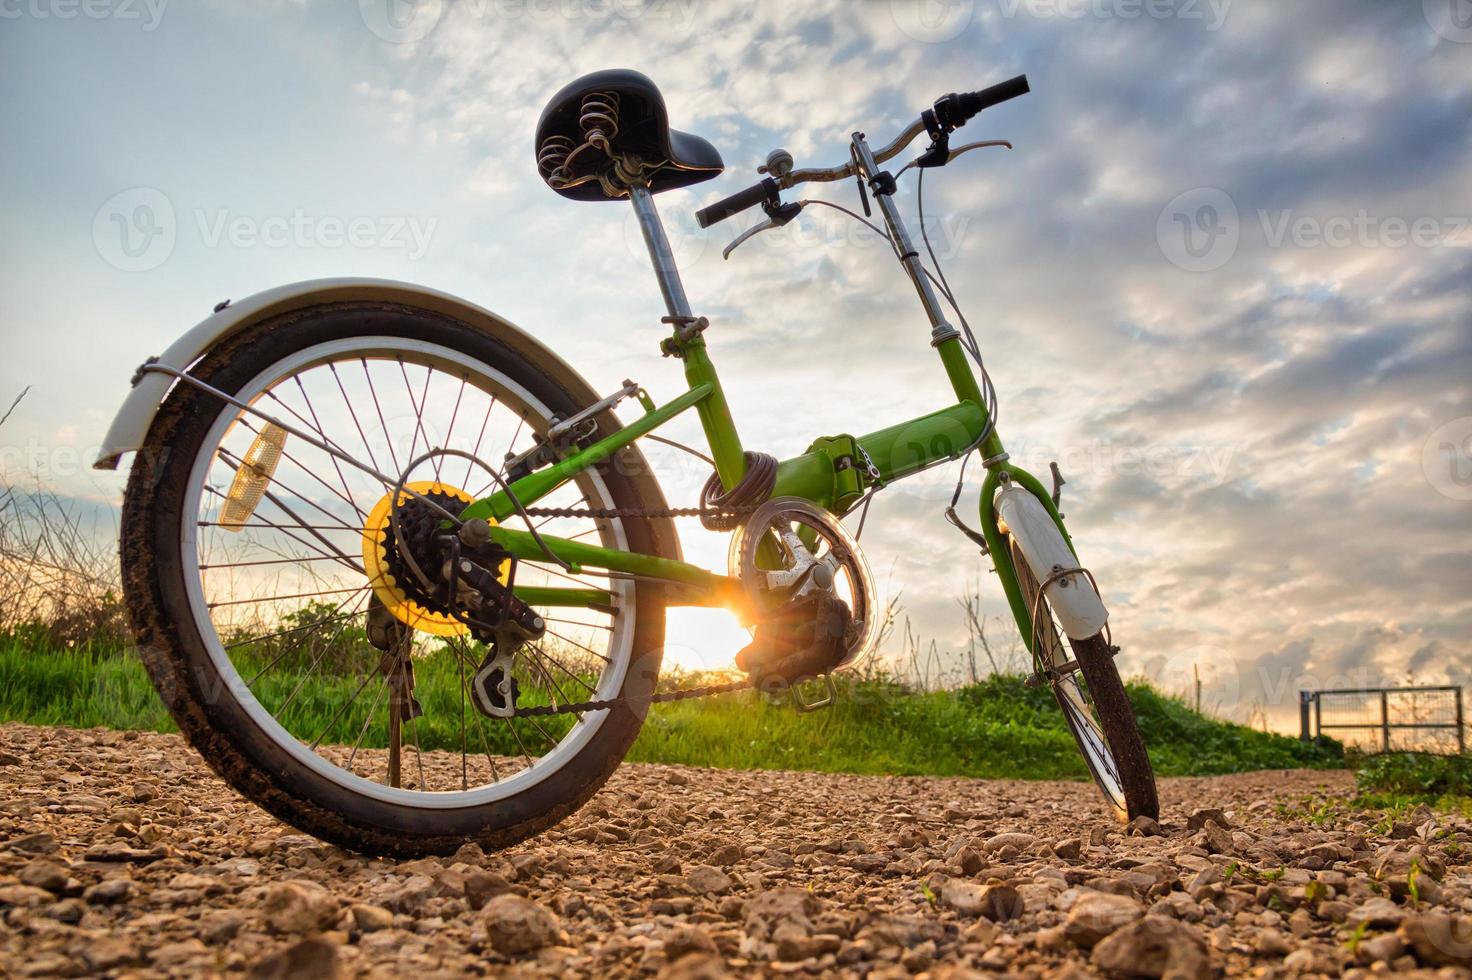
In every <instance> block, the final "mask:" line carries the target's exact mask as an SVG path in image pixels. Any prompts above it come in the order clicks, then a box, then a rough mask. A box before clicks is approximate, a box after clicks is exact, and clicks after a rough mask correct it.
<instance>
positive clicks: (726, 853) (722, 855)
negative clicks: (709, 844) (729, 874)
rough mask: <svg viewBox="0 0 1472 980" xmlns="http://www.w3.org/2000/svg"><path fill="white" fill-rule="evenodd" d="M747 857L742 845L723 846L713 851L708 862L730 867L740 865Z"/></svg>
mask: <svg viewBox="0 0 1472 980" xmlns="http://www.w3.org/2000/svg"><path fill="white" fill-rule="evenodd" d="M745 856H746V852H745V851H743V850H742V849H741V845H740V844H722V845H721V846H720V847H718V848H716V849H715V850H713V851H711V852H710V855H709V856H708V857H707V858H706V860H708V861H709V862H710V863H711V864H719V865H724V866H729V865H732V864H740V863H741V859H742V858H743V857H745Z"/></svg>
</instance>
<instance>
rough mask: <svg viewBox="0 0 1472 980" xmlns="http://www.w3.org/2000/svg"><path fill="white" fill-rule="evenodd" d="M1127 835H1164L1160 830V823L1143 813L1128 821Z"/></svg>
mask: <svg viewBox="0 0 1472 980" xmlns="http://www.w3.org/2000/svg"><path fill="white" fill-rule="evenodd" d="M1129 833H1130V834H1132V835H1133V836H1135V837H1159V836H1161V835H1162V834H1163V833H1165V832H1164V831H1163V830H1161V828H1160V822H1159V821H1157V820H1154V819H1152V818H1150V817H1147V816H1145V815H1144V814H1143V813H1142V814H1140V815H1139V816H1138V817H1136V818H1135V819H1133V820H1131V821H1130V825H1129Z"/></svg>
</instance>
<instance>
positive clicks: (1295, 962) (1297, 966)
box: [1283, 946, 1318, 973]
mask: <svg viewBox="0 0 1472 980" xmlns="http://www.w3.org/2000/svg"><path fill="white" fill-rule="evenodd" d="M1283 968H1284V969H1285V970H1287V971H1288V972H1289V973H1313V972H1318V971H1315V970H1314V951H1313V950H1311V949H1309V948H1308V947H1307V946H1303V947H1299V948H1298V949H1295V950H1294V951H1293V952H1291V953H1289V954H1288V955H1287V956H1285V957H1283Z"/></svg>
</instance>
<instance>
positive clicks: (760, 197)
mask: <svg viewBox="0 0 1472 980" xmlns="http://www.w3.org/2000/svg"><path fill="white" fill-rule="evenodd" d="M776 196H777V182H776V181H775V180H773V179H772V178H770V177H763V178H762V179H761V180H759V181H757V182H756V183H755V184H752V185H751V186H750V187H748V188H746V189H745V190H740V191H737V192H736V193H735V194H732V195H731V196H730V197H727V198H723V199H721V200H719V201H717V202H716V203H714V204H712V205H711V206H710V207H707V208H701V209H700V210H699V211H696V212H695V220H696V221H697V222H698V223H699V224H700V227H702V228H709V227H710V226H711V225H713V224H715V223H716V222H717V221H725V220H726V219H727V218H729V217H731V216H732V215H733V214H740V213H741V212H742V211H745V210H746V209H747V208H752V207H756V206H757V205H758V204H760V203H762V202H763V201H765V200H766V199H767V198H769V197H772V198H775V197H776Z"/></svg>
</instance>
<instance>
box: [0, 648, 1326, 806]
mask: <svg viewBox="0 0 1472 980" xmlns="http://www.w3.org/2000/svg"><path fill="white" fill-rule="evenodd" d="M445 656H446V659H445V660H442V661H437V660H436V659H435V658H434V657H433V656H432V657H431V658H429V660H428V662H416V682H417V685H416V695H417V696H418V698H419V699H420V701H421V703H422V704H423V706H424V709H425V713H424V716H423V717H422V718H421V719H419V722H418V726H419V736H420V739H421V744H423V746H424V747H425V748H430V747H435V748H444V749H451V750H458V748H459V744H460V743H459V739H460V700H459V686H458V685H459V680H458V667H455V666H452V665H453V664H454V661H453V659H450V658H449V656H448V654H447V655H445ZM0 677H3V678H4V683H3V684H0V720H4V721H21V722H26V723H29V724H39V725H64V726H70V727H78V728H89V727H94V726H103V727H109V728H132V729H142V730H151V731H160V732H169V731H175V730H176V729H175V726H174V723H173V720H172V719H171V718H170V717H169V715H168V713H167V711H166V710H165V709H164V707H163V705H162V703H161V702H160V701H159V700H158V697H157V696H156V695H155V694H154V691H153V687H152V686H151V684H150V683H149V680H148V677H147V675H146V673H145V672H144V670H143V668H142V666H141V665H140V664H139V663H138V662H137V661H136V660H135V659H134V658H133V657H131V656H128V655H122V654H117V653H110V652H108V651H105V650H98V649H93V648H88V647H85V646H83V647H77V648H72V649H38V648H36V647H35V646H32V645H30V644H27V643H23V642H18V641H11V642H8V643H6V642H0ZM688 680H689V678H684V679H672V681H671V682H675V681H679V682H683V681H688ZM302 681H303V678H302V677H301V676H299V675H292V674H286V673H284V672H281V671H279V670H278V671H276V672H274V673H273V675H272V677H271V683H270V684H269V685H268V686H265V687H257V688H256V693H257V694H258V696H260V697H261V699H262V701H263V702H265V703H267V704H271V703H280V701H281V700H284V698H285V697H286V696H288V694H289V693H290V692H291V691H296V690H297V687H298V684H300V691H299V692H298V693H297V695H296V697H295V699H294V700H293V701H292V704H291V709H290V713H289V714H287V715H286V716H285V719H284V721H285V724H286V726H287V728H288V729H289V730H291V731H292V732H294V733H295V734H297V735H298V736H299V737H305V738H308V739H310V738H312V737H315V736H316V735H317V734H318V733H319V732H323V733H325V735H324V739H325V741H327V742H338V743H344V744H351V743H352V742H353V741H354V739H355V738H357V737H358V735H359V734H360V732H363V733H365V734H364V742H363V744H364V745H380V746H381V745H383V744H385V739H386V732H385V731H384V728H383V724H382V723H381V721H379V722H378V723H374V720H373V719H369V718H368V717H367V715H368V710H367V705H366V703H365V702H366V701H367V699H366V698H365V699H362V701H363V702H364V703H360V707H361V710H360V711H358V712H354V711H349V712H347V713H345V714H344V715H343V716H342V717H336V718H335V717H334V714H335V713H336V709H337V707H338V706H340V705H341V704H342V703H343V702H344V701H345V700H347V698H348V695H350V694H351V692H352V690H353V688H354V686H355V684H356V682H355V681H354V680H353V679H352V678H349V677H337V678H326V679H324V678H321V677H320V676H309V677H306V678H305V682H304V683H303V682H302ZM569 693H571V692H569ZM1130 695H1131V698H1132V700H1133V701H1134V703H1135V708H1136V712H1137V714H1138V716H1139V718H1140V724H1141V728H1142V729H1143V731H1144V734H1145V739H1146V742H1147V743H1148V744H1149V746H1150V754H1151V759H1152V761H1153V762H1154V764H1155V768H1156V772H1157V773H1158V774H1159V775H1162V776H1172V775H1212V774H1218V773H1227V772H1240V771H1247V770H1254V769H1281V768H1297V767H1317V768H1328V767H1337V766H1340V765H1342V764H1343V759H1342V751H1336V748H1337V746H1335V745H1332V744H1330V745H1320V744H1306V743H1303V742H1300V741H1298V740H1296V739H1291V738H1287V737H1284V736H1279V735H1270V734H1267V733H1264V732H1259V731H1255V730H1252V729H1249V728H1246V727H1244V726H1241V725H1235V724H1231V723H1228V722H1223V721H1220V720H1217V719H1213V718H1209V717H1206V716H1204V715H1199V714H1196V713H1195V712H1193V711H1191V710H1190V709H1189V708H1188V707H1187V706H1186V705H1185V704H1183V703H1182V702H1181V701H1179V700H1178V699H1175V698H1170V697H1166V696H1164V695H1162V694H1161V693H1159V692H1158V691H1155V690H1154V689H1152V688H1150V687H1148V686H1145V685H1142V684H1132V685H1130ZM545 698H546V691H545V690H527V691H524V692H523V703H537V702H539V701H544V700H545ZM383 714H384V712H382V711H381V710H380V711H379V712H378V713H377V716H376V717H377V718H381V716H382V715H383ZM472 717H473V710H472ZM365 721H368V722H369V724H368V726H367V728H366V729H365V728H364V722H365ZM569 723H570V722H568V721H561V724H562V725H566V724H569ZM518 724H519V725H520V724H522V723H520V722H519V723H518ZM540 724H542V726H543V727H544V728H546V729H547V730H548V731H549V733H551V734H552V735H554V736H555V735H557V734H558V731H557V730H556V725H557V724H558V722H557V720H553V719H544V720H542V721H541V722H540ZM482 730H483V731H484V733H485V735H486V738H487V741H488V742H489V748H490V749H491V750H492V751H494V752H502V753H514V752H515V751H516V743H515V741H514V736H512V735H511V733H510V731H509V726H506V725H504V724H501V723H490V722H487V723H486V724H485V725H484V726H482ZM472 733H474V729H472ZM472 737H473V738H474V737H475V736H474V734H472ZM474 748H475V746H474V745H472V750H473V749H474ZM629 758H630V760H631V761H639V762H664V763H680V764H686V765H696V766H714V767H721V768H740V769H808V770H818V771H824V772H846V773H874V774H877V773H890V774H899V775H940V776H970V777H988V778H1028V779H1082V778H1086V776H1087V773H1086V771H1085V769H1084V766H1083V763H1082V761H1081V760H1080V758H1079V755H1078V752H1077V750H1076V748H1075V747H1074V745H1073V740H1072V738H1071V736H1070V735H1069V734H1068V732H1067V730H1066V729H1065V727H1064V724H1063V719H1062V715H1061V714H1060V713H1059V711H1058V709H1057V707H1056V705H1054V703H1053V701H1052V696H1051V694H1050V693H1049V692H1048V691H1046V690H1034V689H1030V688H1028V687H1026V686H1025V685H1024V684H1023V682H1022V679H1021V678H1020V677H1011V676H998V677H992V678H989V679H987V680H985V681H983V682H982V683H980V684H976V685H972V686H969V687H964V688H961V689H959V690H957V691H946V692H912V691H908V690H906V689H904V688H902V687H900V686H899V685H896V684H893V683H889V682H885V681H882V680H868V681H850V682H848V683H846V684H845V685H844V690H843V692H842V696H841V698H840V700H839V702H838V704H836V705H835V706H834V707H832V708H830V709H828V710H825V711H820V712H815V713H811V714H801V713H798V712H796V711H794V710H793V709H792V708H791V707H789V706H787V705H786V704H785V703H782V704H776V703H770V702H768V701H766V700H765V699H763V698H761V697H760V696H758V695H756V694H754V693H751V692H743V693H738V694H731V695H723V696H720V697H715V698H709V699H702V700H698V701H684V702H677V703H672V704H666V705H659V706H657V707H656V708H655V709H654V710H653V711H652V713H651V715H650V719H649V721H648V723H646V725H645V727H644V730H643V732H642V733H641V734H640V736H639V740H638V741H637V742H636V743H635V745H634V748H633V750H632V752H631V753H630V756H629Z"/></svg>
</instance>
